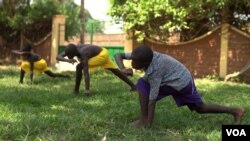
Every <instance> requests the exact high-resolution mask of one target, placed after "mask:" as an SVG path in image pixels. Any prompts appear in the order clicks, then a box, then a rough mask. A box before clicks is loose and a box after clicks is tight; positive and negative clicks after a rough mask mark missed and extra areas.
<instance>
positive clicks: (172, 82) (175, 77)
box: [115, 45, 244, 127]
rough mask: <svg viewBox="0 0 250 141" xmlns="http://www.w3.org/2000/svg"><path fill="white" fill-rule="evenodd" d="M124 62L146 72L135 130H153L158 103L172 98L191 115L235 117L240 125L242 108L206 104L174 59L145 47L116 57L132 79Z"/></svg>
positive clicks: (124, 71) (139, 83)
mask: <svg viewBox="0 0 250 141" xmlns="http://www.w3.org/2000/svg"><path fill="white" fill-rule="evenodd" d="M123 59H128V60H132V67H133V68H134V69H141V70H144V71H145V74H144V76H143V77H142V78H140V79H139V80H138V82H137V85H136V86H137V89H138V91H139V99H140V107H141V117H140V118H139V119H138V120H136V121H134V122H133V123H132V125H133V126H134V127H140V126H147V127H150V126H151V125H152V122H153V118H154V110H155V104H156V102H157V101H158V100H160V99H162V98H164V97H166V96H169V95H171V96H172V97H173V98H174V100H175V102H176V104H177V106H188V108H189V109H190V110H191V111H193V110H194V111H196V112H198V113H201V114H203V113H228V114H231V115H232V116H233V117H234V119H235V122H236V123H238V124H239V123H240V122H241V119H242V117H243V115H244V109H243V108H235V107H225V106H220V105H214V104H205V103H204V102H203V101H202V100H201V98H200V96H199V94H198V92H197V91H196V87H195V84H194V81H193V78H192V75H191V74H190V72H189V71H188V69H187V68H186V67H185V66H184V65H183V64H182V63H180V62H179V61H177V60H176V59H174V58H173V57H171V56H168V55H166V54H161V53H158V52H154V51H152V50H151V49H150V48H149V47H148V46H146V45H141V46H139V47H137V48H136V49H134V50H133V51H132V53H119V54H116V55H115V60H116V63H117V64H118V66H119V68H120V69H121V72H123V73H124V74H126V75H131V69H127V68H125V66H124V64H123Z"/></svg>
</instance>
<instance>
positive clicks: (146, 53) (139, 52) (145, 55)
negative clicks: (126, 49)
mask: <svg viewBox="0 0 250 141" xmlns="http://www.w3.org/2000/svg"><path fill="white" fill-rule="evenodd" d="M132 57H133V58H134V59H136V60H138V61H143V62H151V61H152V59H153V51H152V49H151V48H150V47H149V46H147V45H145V44H142V45H140V46H138V47H137V48H135V49H134V50H133V51H132Z"/></svg>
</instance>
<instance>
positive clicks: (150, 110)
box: [147, 100, 156, 127]
mask: <svg viewBox="0 0 250 141" xmlns="http://www.w3.org/2000/svg"><path fill="white" fill-rule="evenodd" d="M155 104H156V100H149V103H148V125H147V126H148V127H151V125H152V123H153V119H154V113H155Z"/></svg>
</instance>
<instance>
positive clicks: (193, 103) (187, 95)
mask: <svg viewBox="0 0 250 141" xmlns="http://www.w3.org/2000/svg"><path fill="white" fill-rule="evenodd" d="M136 87H137V89H138V91H139V92H140V93H142V94H144V95H145V96H147V97H149V91H150V85H149V83H148V82H147V81H146V80H144V79H143V78H140V79H139V80H138V82H137V84H136ZM169 95H172V96H173V98H174V100H175V103H176V104H177V106H179V107H180V106H185V105H186V106H188V108H189V109H190V110H191V111H192V110H194V109H195V108H196V107H197V106H199V105H201V104H202V103H203V102H202V100H201V98H200V96H199V94H198V92H197V90H196V87H195V84H194V81H193V79H192V80H191V81H190V82H189V84H188V85H187V86H186V87H185V88H183V89H182V90H180V91H177V90H175V89H173V88H172V87H170V86H167V85H164V86H161V87H160V89H159V94H158V97H157V99H156V100H160V99H162V98H164V97H166V96H169Z"/></svg>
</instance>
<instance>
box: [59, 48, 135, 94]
mask: <svg viewBox="0 0 250 141" xmlns="http://www.w3.org/2000/svg"><path fill="white" fill-rule="evenodd" d="M65 56H67V57H68V59H66V58H64V57H65ZM74 57H77V58H78V60H79V61H80V62H79V64H77V66H76V82H75V88H74V91H73V94H78V93H79V87H80V83H81V79H82V71H83V72H84V78H85V95H86V96H89V95H90V90H89V88H90V78H89V70H95V69H96V68H98V67H102V68H104V69H107V70H109V71H111V72H112V73H113V74H115V75H116V76H118V77H119V78H120V79H121V80H123V81H124V82H126V83H127V84H128V85H129V86H130V87H131V90H135V89H136V86H135V85H134V84H133V82H132V81H130V80H129V79H128V78H127V77H126V75H124V74H123V73H121V71H120V70H119V69H117V68H116V66H115V64H114V63H113V62H112V60H111V58H110V57H109V54H108V51H107V49H105V48H101V47H99V46H95V45H80V46H76V45H74V44H68V45H67V47H66V48H65V51H64V52H62V53H61V54H59V55H58V56H57V60H59V61H65V62H68V63H75V62H77V61H76V60H75V59H73V58H74Z"/></svg>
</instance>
